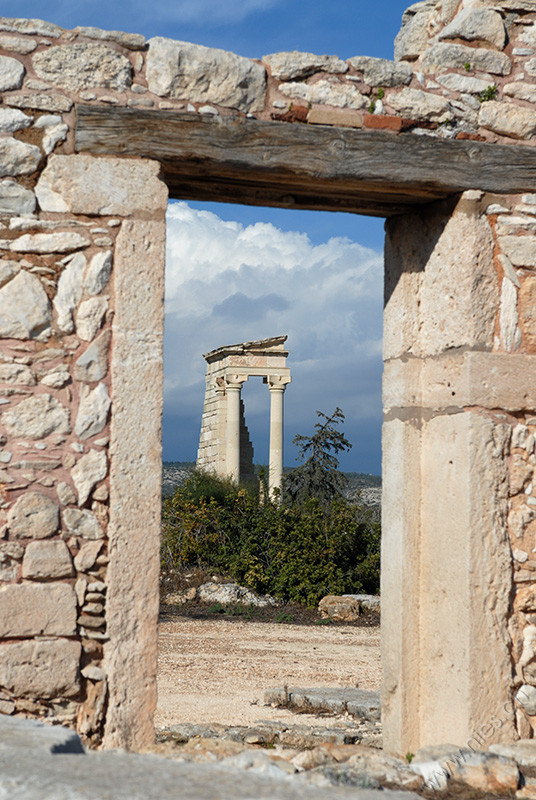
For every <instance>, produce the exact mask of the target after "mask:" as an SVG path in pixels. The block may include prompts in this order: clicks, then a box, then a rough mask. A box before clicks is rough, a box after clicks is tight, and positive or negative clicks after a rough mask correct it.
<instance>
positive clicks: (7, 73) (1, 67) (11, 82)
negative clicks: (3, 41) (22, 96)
mask: <svg viewBox="0 0 536 800" xmlns="http://www.w3.org/2000/svg"><path fill="white" fill-rule="evenodd" d="M25 72H26V70H25V69H24V66H23V64H21V62H20V61H17V59H16V58H10V57H9V56H0V92H8V91H10V90H11V89H20V87H21V86H22V81H23V78H24V73H25Z"/></svg>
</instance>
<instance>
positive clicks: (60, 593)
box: [0, 583, 76, 638]
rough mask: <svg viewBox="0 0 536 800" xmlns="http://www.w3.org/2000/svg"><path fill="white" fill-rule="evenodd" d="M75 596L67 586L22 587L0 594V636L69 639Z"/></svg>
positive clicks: (74, 622)
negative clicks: (44, 636) (64, 637)
mask: <svg viewBox="0 0 536 800" xmlns="http://www.w3.org/2000/svg"><path fill="white" fill-rule="evenodd" d="M75 632H76V595H75V593H74V589H73V587H72V586H69V584H67V583H46V584H42V583H22V584H20V583H19V584H14V585H13V584H12V585H10V586H5V587H4V588H3V589H2V591H1V592H0V636H2V637H5V638H12V637H21V636H37V635H47V636H72V635H73V634H74V633H75Z"/></svg>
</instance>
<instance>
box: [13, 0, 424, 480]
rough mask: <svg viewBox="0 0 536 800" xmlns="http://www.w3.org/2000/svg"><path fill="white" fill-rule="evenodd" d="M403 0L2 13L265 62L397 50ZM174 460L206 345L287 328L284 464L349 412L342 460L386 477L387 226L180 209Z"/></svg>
mask: <svg viewBox="0 0 536 800" xmlns="http://www.w3.org/2000/svg"><path fill="white" fill-rule="evenodd" d="M408 5H409V2H407V1H406V0H378V2H376V3H360V2H356V0H354V2H351V1H350V0H329V2H326V0H322V1H320V0H309V2H308V3H303V2H300V0H152V1H151V2H150V3H148V2H147V0H129V2H123V1H122V0H115V2H112V3H110V2H109V0H106V2H105V0H39V2H36V0H4V1H3V3H2V13H3V15H4V16H12V17H37V18H40V19H45V20H48V21H50V22H55V23H57V24H58V25H61V26H63V27H65V28H73V27H75V26H77V25H93V26H96V27H100V28H104V29H109V30H112V29H116V30H125V31H128V32H133V33H143V34H144V35H145V36H147V37H148V38H149V37H151V36H168V37H170V38H173V39H182V40H184V41H191V42H196V43H198V44H203V45H206V46H209V47H219V48H222V49H224V50H232V51H233V52H235V53H238V54H240V55H244V56H248V57H251V58H260V57H261V56H263V55H266V54H269V53H274V52H277V51H280V50H300V51H308V52H313V53H318V54H330V55H331V54H333V55H338V56H340V57H343V58H349V57H351V56H354V55H371V56H377V57H381V58H392V54H393V41H394V37H395V36H396V34H397V32H398V30H399V28H400V19H401V16H402V13H403V11H404V9H405V8H406V7H407V6H408ZM168 226H169V227H168V262H167V267H168V270H167V271H168V277H167V282H166V337H165V375H166V385H165V395H164V401H165V413H164V437H163V444H164V458H165V459H167V460H193V459H194V458H195V454H196V448H197V439H198V432H199V422H200V414H201V409H202V403H203V391H204V377H203V376H204V361H203V359H202V353H203V352H206V351H207V350H211V349H213V348H214V347H218V346H220V345H223V344H231V343H234V342H238V341H244V340H247V339H254V338H261V337H264V336H271V335H276V334H280V333H288V334H289V341H288V347H289V350H290V356H289V366H290V367H291V370H292V374H293V383H292V385H291V386H290V387H288V389H287V392H286V396H285V423H286V440H285V447H286V455H285V463H286V464H287V465H289V466H292V465H293V464H295V463H296V462H295V455H296V454H295V451H294V449H293V447H292V443H291V442H292V438H293V436H294V435H295V434H296V433H303V434H308V433H309V432H312V427H313V425H314V423H315V421H316V416H315V411H316V410H317V409H320V410H322V411H326V412H330V411H332V410H333V409H334V408H335V406H337V405H338V406H340V407H341V408H342V409H343V411H344V412H345V414H346V423H345V426H344V430H345V433H346V435H347V436H348V438H349V439H350V440H351V441H352V442H353V449H352V451H351V452H350V453H349V454H348V455H346V456H344V457H343V458H342V459H341V467H342V468H344V469H348V470H357V471H362V472H372V473H375V474H378V473H379V472H380V451H381V447H380V424H381V394H380V383H381V295H382V280H383V275H382V263H381V251H382V248H383V220H378V219H372V218H366V217H360V216H355V215H351V214H330V213H319V212H316V213H313V212H302V211H283V210H279V209H263V208H256V207H249V208H248V207H245V206H244V207H243V206H234V205H222V204H214V203H213V204H195V203H190V204H188V205H186V204H180V203H179V204H171V205H170V211H169V219H168ZM244 398H245V402H246V414H247V422H248V426H249V428H250V431H251V434H252V439H253V445H254V448H255V455H256V460H258V461H259V462H261V463H262V462H264V461H266V459H267V440H268V403H269V398H268V391H267V389H266V387H265V386H263V385H262V383H261V382H260V381H256V382H252V381H250V382H249V384H247V385H246V387H245V390H244Z"/></svg>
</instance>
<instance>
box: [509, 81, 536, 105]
mask: <svg viewBox="0 0 536 800" xmlns="http://www.w3.org/2000/svg"><path fill="white" fill-rule="evenodd" d="M503 94H504V95H505V96H506V97H515V98H517V99H518V100H526V101H527V102H528V103H536V86H535V85H534V84H533V83H526V82H525V81H516V82H515V83H507V84H505V86H503Z"/></svg>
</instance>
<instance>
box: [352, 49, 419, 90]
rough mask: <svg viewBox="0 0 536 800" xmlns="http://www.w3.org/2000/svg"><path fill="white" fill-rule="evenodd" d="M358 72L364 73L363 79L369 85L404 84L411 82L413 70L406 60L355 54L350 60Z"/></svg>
mask: <svg viewBox="0 0 536 800" xmlns="http://www.w3.org/2000/svg"><path fill="white" fill-rule="evenodd" d="M348 63H349V64H351V65H352V67H354V68H355V69H356V70H357V71H358V72H362V73H363V80H364V81H365V83H368V84H369V86H383V87H387V86H402V85H403V84H406V83H410V82H411V78H412V76H413V70H412V69H411V66H410V64H407V63H406V62H405V61H399V62H396V61H389V60H388V59H386V58H372V57H370V56H354V57H353V58H350V59H349V60H348Z"/></svg>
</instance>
